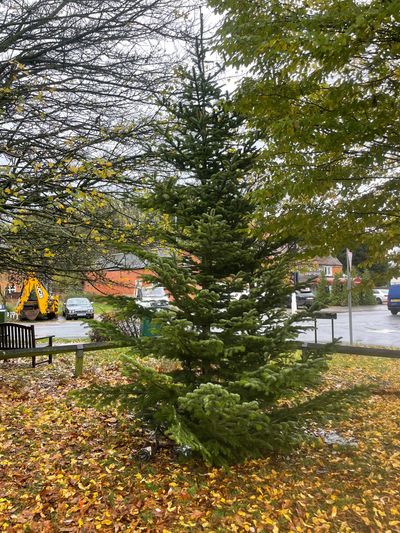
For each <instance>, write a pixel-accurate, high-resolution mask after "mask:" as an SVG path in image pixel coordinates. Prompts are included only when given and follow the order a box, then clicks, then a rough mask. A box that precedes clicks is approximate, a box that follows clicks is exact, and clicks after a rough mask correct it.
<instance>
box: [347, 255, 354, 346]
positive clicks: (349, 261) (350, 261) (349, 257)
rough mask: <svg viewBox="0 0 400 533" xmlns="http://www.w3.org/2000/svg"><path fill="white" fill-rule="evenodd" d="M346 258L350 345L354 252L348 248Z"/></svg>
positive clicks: (351, 338) (351, 337)
mask: <svg viewBox="0 0 400 533" xmlns="http://www.w3.org/2000/svg"><path fill="white" fill-rule="evenodd" d="M346 259H347V299H348V300H347V301H348V306H349V337H350V346H352V345H353V315H352V312H353V310H352V302H351V263H352V259H353V253H352V252H350V250H349V249H347V248H346Z"/></svg>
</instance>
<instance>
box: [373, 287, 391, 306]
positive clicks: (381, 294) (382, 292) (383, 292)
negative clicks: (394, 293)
mask: <svg viewBox="0 0 400 533" xmlns="http://www.w3.org/2000/svg"><path fill="white" fill-rule="evenodd" d="M372 292H373V293H374V296H375V300H376V303H377V304H387V301H388V293H389V289H373V291H372Z"/></svg>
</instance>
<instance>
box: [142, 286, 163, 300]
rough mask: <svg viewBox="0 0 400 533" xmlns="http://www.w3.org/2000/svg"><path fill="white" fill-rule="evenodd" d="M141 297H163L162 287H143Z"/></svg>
mask: <svg viewBox="0 0 400 533" xmlns="http://www.w3.org/2000/svg"><path fill="white" fill-rule="evenodd" d="M142 298H153V299H158V298H165V291H164V289H163V287H143V288H142Z"/></svg>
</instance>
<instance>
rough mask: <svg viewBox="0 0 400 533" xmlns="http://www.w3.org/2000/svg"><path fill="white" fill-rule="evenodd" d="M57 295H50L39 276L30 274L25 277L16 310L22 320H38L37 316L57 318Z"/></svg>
mask: <svg viewBox="0 0 400 533" xmlns="http://www.w3.org/2000/svg"><path fill="white" fill-rule="evenodd" d="M58 301H59V298H58V296H57V295H52V296H51V295H50V294H49V292H48V290H47V289H46V287H45V286H44V285H43V283H41V282H40V281H39V280H38V278H36V277H34V276H30V277H29V278H27V279H25V281H24V283H23V285H22V290H21V295H20V297H19V300H18V304H17V307H16V309H15V312H16V313H17V314H18V318H19V319H20V320H31V321H32V320H36V319H37V318H48V319H53V318H57V315H58Z"/></svg>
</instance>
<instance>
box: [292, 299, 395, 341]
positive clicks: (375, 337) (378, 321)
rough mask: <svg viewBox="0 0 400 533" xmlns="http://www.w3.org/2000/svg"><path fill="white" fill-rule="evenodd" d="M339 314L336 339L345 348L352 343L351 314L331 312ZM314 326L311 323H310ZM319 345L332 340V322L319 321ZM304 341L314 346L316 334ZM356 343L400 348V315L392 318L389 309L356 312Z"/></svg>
mask: <svg viewBox="0 0 400 533" xmlns="http://www.w3.org/2000/svg"><path fill="white" fill-rule="evenodd" d="M329 311H334V312H337V313H338V315H337V319H336V320H335V321H334V331H335V337H336V338H338V337H342V339H341V341H340V342H342V343H343V344H348V343H349V340H350V338H349V314H348V311H347V309H346V308H331V309H329ZM310 324H311V323H310ZM317 328H318V331H317V336H318V341H321V342H329V341H330V340H332V332H331V321H330V320H318V321H317ZM299 338H300V340H305V341H310V342H314V332H313V331H308V332H306V333H303V334H302V335H301V336H300V337H299ZM353 342H354V343H355V344H364V345H367V346H369V345H371V346H393V347H400V314H399V315H395V316H394V315H392V314H391V313H390V312H389V311H388V309H387V307H386V305H376V306H365V307H359V308H355V309H354V310H353Z"/></svg>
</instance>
